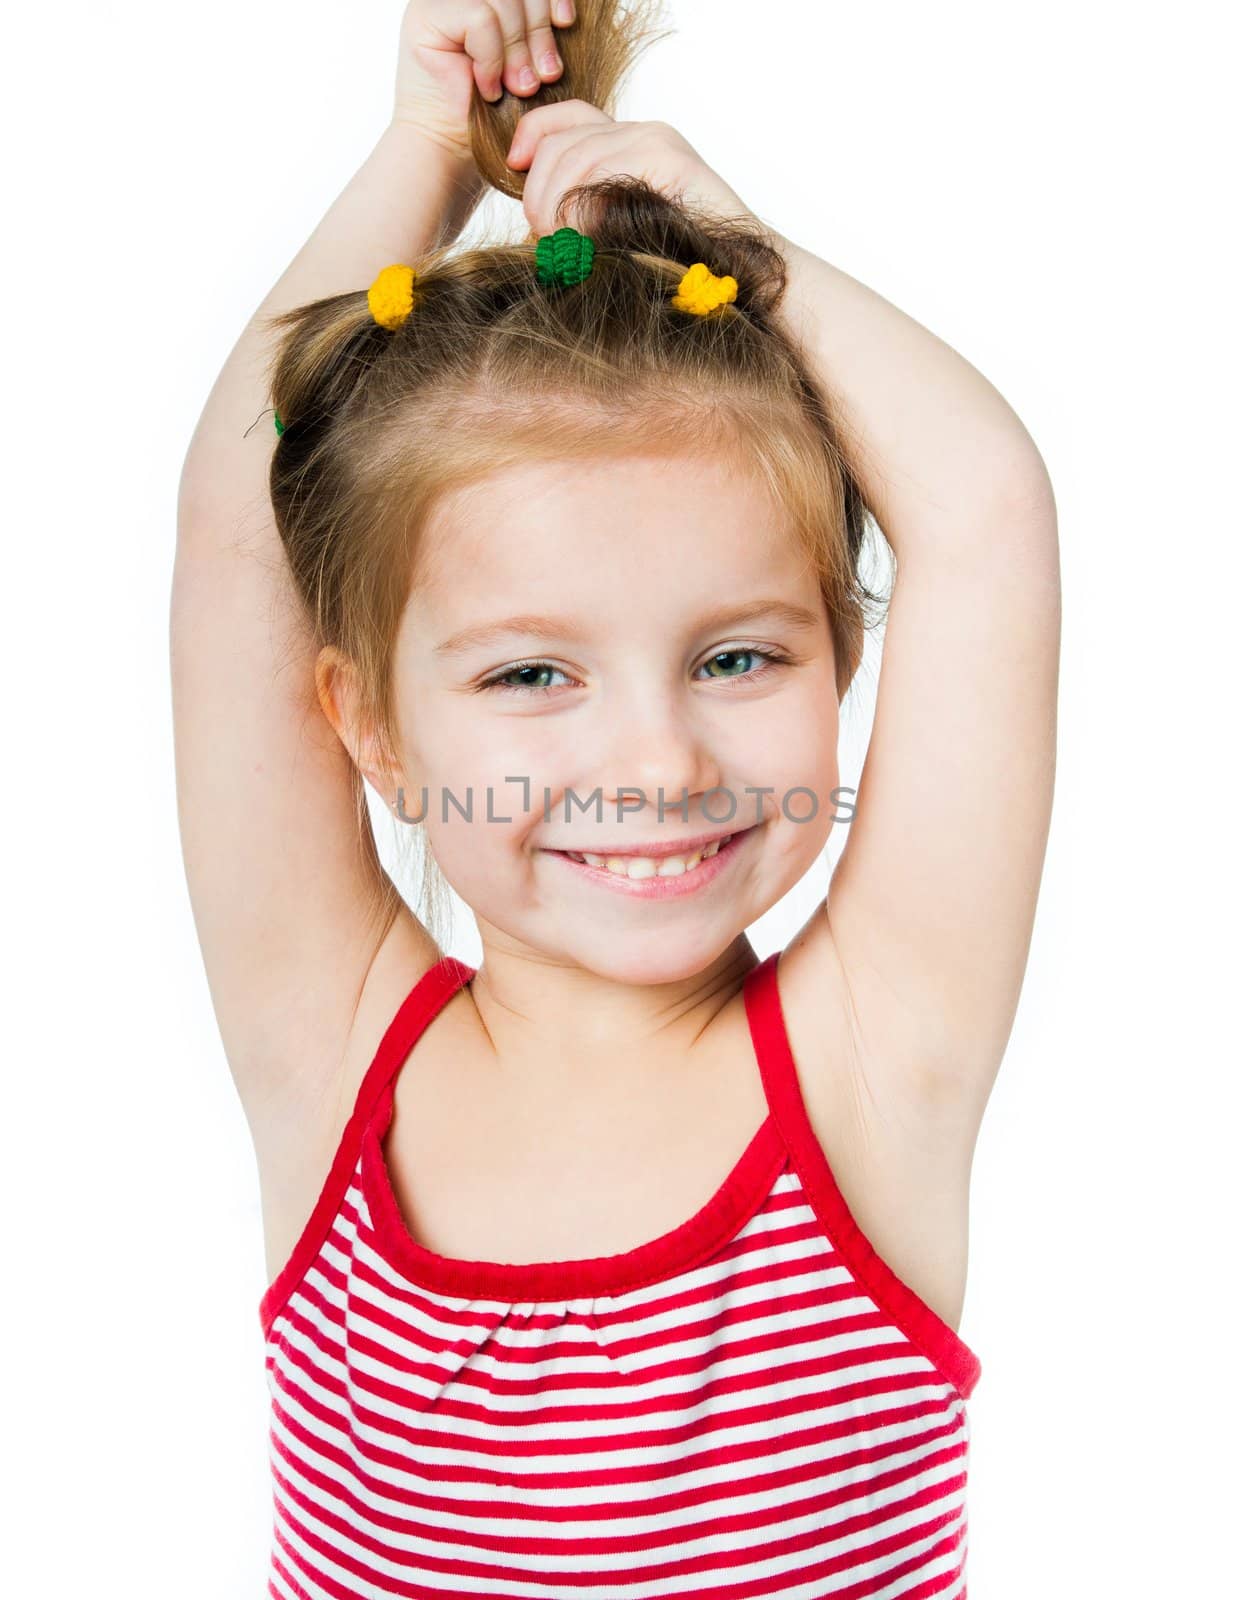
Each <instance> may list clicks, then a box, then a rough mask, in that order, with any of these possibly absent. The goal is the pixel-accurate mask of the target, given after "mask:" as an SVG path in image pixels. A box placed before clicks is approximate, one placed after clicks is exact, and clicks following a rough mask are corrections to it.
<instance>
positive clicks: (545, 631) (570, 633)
mask: <svg viewBox="0 0 1248 1600" xmlns="http://www.w3.org/2000/svg"><path fill="white" fill-rule="evenodd" d="M764 617H778V618H779V619H780V621H781V622H783V623H785V624H786V625H787V626H788V627H790V628H797V629H807V630H809V629H813V628H817V627H818V626H819V617H818V616H817V615H816V613H815V612H813V611H811V610H809V609H808V608H807V607H806V606H796V605H794V604H793V603H792V602H791V601H789V600H756V601H754V602H753V603H752V604H750V605H745V606H736V605H729V606H721V607H719V609H718V610H716V611H711V612H708V613H707V614H706V615H705V616H703V617H702V618H701V619H700V621H699V622H698V624H697V630H698V632H706V631H709V630H711V629H713V628H726V627H729V626H730V625H731V624H733V623H741V622H757V621H759V620H761V619H762V618H764ZM517 634H524V635H529V636H532V635H537V636H539V637H541V638H545V639H572V640H575V641H576V642H577V643H583V642H584V640H585V638H586V633H585V630H584V628H582V627H581V626H580V625H579V623H577V622H575V621H573V620H572V619H571V618H570V617H541V616H534V615H524V616H518V617H503V618H500V619H499V620H498V621H497V622H480V623H476V624H474V625H473V626H472V627H470V628H461V629H460V630H459V632H458V633H453V634H452V635H451V636H450V638H449V639H444V640H443V641H442V643H441V644H439V645H435V646H434V652H433V653H434V654H435V655H438V656H453V655H462V654H463V653H464V652H465V651H467V650H473V649H475V648H477V647H478V646H479V645H486V644H492V643H493V642H494V641H495V640H497V639H504V638H513V637H515V635H517Z"/></svg>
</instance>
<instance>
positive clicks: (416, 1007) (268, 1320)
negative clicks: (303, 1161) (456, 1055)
mask: <svg viewBox="0 0 1248 1600" xmlns="http://www.w3.org/2000/svg"><path fill="white" fill-rule="evenodd" d="M475 976H476V968H475V967H470V966H468V965H467V964H466V963H465V962H463V961H459V960H457V959H456V957H454V956H443V957H442V958H441V960H439V961H435V962H434V964H433V966H431V967H429V968H428V969H427V970H426V971H425V972H424V973H422V974H421V976H420V977H419V978H418V979H417V980H416V982H415V984H413V986H412V988H411V990H410V991H409V993H408V995H407V998H406V999H405V1000H404V1001H403V1003H402V1005H401V1006H400V1007H399V1009H398V1010H397V1011H396V1012H395V1014H394V1017H393V1018H392V1019H391V1022H390V1025H389V1027H388V1028H387V1029H386V1031H385V1033H384V1034H383V1035H382V1037H381V1043H380V1044H379V1045H378V1046H377V1053H376V1054H375V1055H374V1057H373V1060H372V1064H371V1065H370V1066H369V1069H368V1071H367V1072H366V1073H365V1074H364V1077H363V1079H362V1080H361V1082H360V1087H359V1089H358V1090H357V1091H356V1096H355V1106H354V1108H353V1110H352V1112H351V1116H350V1117H349V1119H348V1121H347V1125H346V1127H345V1128H344V1129H343V1130H342V1135H341V1137H340V1139H339V1141H338V1149H337V1151H336V1152H335V1155H334V1160H333V1164H332V1165H331V1167H330V1169H329V1172H328V1174H327V1175H326V1178H325V1182H324V1183H323V1184H322V1186H321V1193H320V1197H319V1198H318V1200H317V1202H316V1205H315V1206H314V1207H313V1210H312V1215H311V1216H310V1217H309V1218H308V1220H307V1223H306V1224H305V1226H304V1229H303V1232H302V1233H301V1234H300V1235H299V1238H298V1240H297V1241H296V1243H295V1246H294V1248H293V1249H292V1250H291V1253H290V1256H289V1257H288V1259H287V1261H286V1265H285V1266H284V1267H283V1268H282V1270H281V1271H280V1272H279V1273H278V1275H277V1277H276V1278H275V1279H274V1280H273V1282H272V1283H271V1284H270V1285H269V1287H268V1289H267V1290H266V1291H265V1293H264V1295H263V1297H262V1299H261V1301H260V1326H261V1328H262V1330H263V1332H264V1336H265V1338H266V1339H267V1338H268V1335H269V1329H270V1328H271V1327H272V1326H273V1319H274V1318H275V1317H276V1316H277V1314H278V1312H279V1311H280V1310H281V1309H282V1307H283V1306H284V1305H285V1304H286V1301H287V1300H288V1299H289V1298H290V1295H291V1292H292V1291H293V1290H294V1288H295V1286H296V1284H297V1283H299V1281H300V1279H301V1278H302V1277H303V1275H304V1273H305V1272H307V1270H308V1268H309V1267H310V1266H311V1265H312V1263H313V1262H314V1261H315V1260H316V1257H317V1254H318V1253H319V1251H320V1248H321V1246H322V1245H323V1244H324V1242H325V1240H326V1238H327V1236H328V1234H329V1230H330V1228H331V1227H332V1226H333V1221H334V1218H335V1217H336V1216H337V1215H338V1208H339V1206H341V1204H342V1200H343V1196H344V1195H345V1194H346V1192H347V1185H348V1184H349V1183H350V1181H351V1174H352V1172H353V1171H354V1170H355V1164H356V1162H357V1161H358V1159H359V1153H360V1141H361V1137H362V1135H363V1132H364V1129H365V1127H366V1126H367V1124H368V1120H369V1117H370V1116H371V1114H372V1112H373V1109H374V1106H375V1105H376V1102H377V1098H378V1096H379V1095H380V1094H382V1093H384V1091H385V1090H386V1089H387V1088H388V1087H389V1086H390V1085H391V1083H392V1082H393V1079H394V1077H395V1076H396V1075H397V1073H398V1070H399V1068H400V1067H401V1066H402V1065H403V1063H404V1062H405V1061H406V1060H407V1057H408V1056H409V1055H410V1053H411V1050H412V1047H413V1045H414V1044H415V1043H416V1041H417V1039H419V1037H420V1035H421V1034H422V1033H423V1032H424V1030H425V1028H426V1027H427V1026H428V1024H429V1022H430V1021H431V1020H432V1019H433V1017H435V1016H436V1015H437V1013H438V1012H439V1011H440V1010H441V1009H442V1006H443V1005H444V1004H445V1003H446V1001H447V1000H449V999H450V997H451V996H452V995H453V994H454V993H455V992H456V991H457V990H458V989H460V988H462V986H463V985H464V984H466V983H468V982H470V981H471V980H472V978H474V977H475Z"/></svg>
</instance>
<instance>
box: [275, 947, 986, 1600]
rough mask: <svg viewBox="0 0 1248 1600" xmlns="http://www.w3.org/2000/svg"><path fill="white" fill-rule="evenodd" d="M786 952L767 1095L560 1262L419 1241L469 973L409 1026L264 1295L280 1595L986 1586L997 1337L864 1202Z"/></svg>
mask: <svg viewBox="0 0 1248 1600" xmlns="http://www.w3.org/2000/svg"><path fill="white" fill-rule="evenodd" d="M778 961H779V955H778V954H774V955H771V956H768V957H767V958H766V959H765V960H764V961H762V962H760V963H759V964H758V965H757V966H756V967H754V968H753V969H752V970H751V971H750V973H749V974H748V975H747V977H746V980H745V989H744V1002H745V1007H746V1014H747V1017H748V1020H749V1027H750V1033H751V1037H752V1039H753V1043H754V1050H755V1055H756V1058H757V1061H758V1066H759V1070H760V1072H761V1075H762V1079H763V1084H764V1088H765V1091H766V1096H767V1104H768V1114H767V1117H766V1119H765V1121H764V1122H763V1125H762V1126H761V1127H760V1128H759V1130H758V1132H757V1133H756V1134H755V1135H754V1137H753V1139H752V1140H751V1141H750V1143H749V1145H748V1147H747V1148H746V1150H745V1151H744V1153H743V1154H742V1156H741V1158H740V1160H739V1161H738V1162H737V1164H736V1165H735V1166H734V1167H733V1169H732V1171H731V1172H730V1173H729V1174H728V1176H727V1177H726V1178H725V1179H724V1182H723V1183H722V1184H721V1186H720V1188H719V1189H718V1190H717V1191H716V1193H715V1194H714V1195H713V1196H712V1197H711V1198H710V1199H709V1200H708V1201H707V1203H706V1204H705V1205H704V1206H703V1207H702V1209H701V1210H700V1211H699V1212H697V1214H696V1215H695V1216H693V1217H691V1218H689V1219H688V1220H687V1221H686V1222H684V1223H682V1224H681V1225H680V1226H678V1227H676V1228H674V1229H672V1230H671V1231H670V1232H669V1233H666V1234H664V1235H663V1236H662V1237H660V1238H657V1239H653V1240H651V1241H650V1242H649V1243H648V1244H644V1245H640V1246H638V1247H637V1248H636V1249H634V1250H629V1251H627V1252H624V1253H623V1254H620V1255H614V1256H605V1257H600V1258H591V1259H584V1260H580V1261H571V1262H568V1261H561V1262H553V1263H544V1264H536V1265H528V1264H505V1263H496V1262H482V1261H465V1260H456V1259H452V1258H450V1257H447V1256H441V1255H437V1254H435V1253H433V1252H432V1251H429V1250H427V1249H425V1248H424V1247H423V1246H421V1245H420V1244H418V1243H417V1242H416V1241H415V1240H414V1239H413V1238H412V1236H411V1234H410V1233H409V1231H408V1229H407V1227H406V1225H405V1224H404V1222H403V1220H402V1217H401V1215H400V1212H399V1210H398V1206H397V1204H396V1201H395V1197H394V1192H393V1190H392V1188H391V1185H390V1181H389V1177H388V1175H387V1171H386V1166H385V1160H384V1157H383V1154H382V1138H383V1136H384V1134H385V1132H386V1129H387V1127H388V1126H389V1123H390V1118H391V1113H392V1109H393V1091H394V1083H395V1078H396V1076H397V1074H398V1071H399V1069H400V1068H401V1066H402V1064H403V1062H404V1060H405V1058H406V1057H407V1055H408V1053H409V1051H410V1050H411V1048H412V1046H413V1044H414V1043H415V1042H416V1040H417V1038H418V1037H419V1036H420V1034H421V1032H422V1030H423V1029H424V1028H425V1027H426V1026H427V1025H428V1024H429V1022H430V1021H431V1019H432V1018H433V1017H434V1016H436V1015H437V1013H438V1011H439V1010H440V1009H441V1007H442V1006H443V1005H444V1004H445V1002H446V1001H447V1000H448V999H449V998H450V997H451V995H452V994H454V993H455V991H456V990H457V989H459V988H460V987H461V986H462V985H463V984H465V983H467V982H469V981H470V980H471V978H472V977H473V976H474V973H475V969H474V968H472V967H470V966H467V965H466V964H465V963H463V962H460V961H458V960H456V959H455V958H454V957H451V956H446V957H444V958H443V959H442V960H441V961H439V962H438V963H437V965H436V966H434V967H431V968H430V969H429V970H428V971H427V972H426V973H424V974H423V976H422V977H421V978H420V980H419V982H418V983H417V984H416V985H415V987H414V988H413V989H412V991H411V993H410V994H409V995H408V997H407V999H406V1000H405V1001H404V1003H403V1005H402V1006H401V1007H400V1009H399V1011H398V1013H397V1015H396V1016H395V1018H394V1020H393V1021H392V1023H391V1024H390V1027H389V1028H388V1030H387V1032H386V1034H385V1036H384V1037H383V1039H382V1041H381V1044H380V1047H379V1048H378V1051H377V1054H376V1057H375V1058H374V1060H373V1063H372V1065H371V1066H370V1068H369V1070H368V1073H367V1075H366V1076H365V1078H364V1080H363V1082H362V1084H361V1086H360V1090H359V1094H358V1097H357V1100H356V1104H355V1108H354V1111H353V1114H352V1116H351V1119H350V1121H349V1122H348V1124H347V1127H346V1129H345V1130H344V1132H343V1135H342V1140H341V1143H340V1145H339V1147H338V1152H337V1155H336V1157H335V1159H334V1162H333V1165H332V1167H331V1169H330V1171H329V1174H328V1176H327V1177H326V1180H325V1184H324V1187H323V1189H322V1192H321V1195H320V1199H319V1200H318V1202H317V1204H316V1207H315V1209H314V1210H313V1213H312V1215H311V1217H310V1218H309V1220H308V1223H307V1226H306V1227H305V1229H304V1231H303V1233H302V1235H301V1236H300V1238H299V1240H298V1242H297V1243H296V1245H295V1247H294V1249H293V1251H292V1253H291V1257H290V1259H289V1261H288V1262H287V1264H286V1266H285V1267H284V1268H283V1270H282V1271H281V1273H280V1274H279V1275H278V1277H277V1279H276V1280H275V1281H274V1282H273V1284H272V1285H271V1287H270V1288H269V1290H268V1292H267V1293H266V1294H265V1296H264V1298H263V1300H262V1302H261V1306H260V1320H261V1325H262V1328H263V1331H264V1341H265V1368H266V1376H267V1384H268V1390H269V1394H270V1397H271V1423H270V1433H269V1441H270V1443H269V1453H270V1459H271V1463H272V1473H273V1511H274V1524H273V1542H272V1557H271V1562H270V1569H269V1583H268V1593H269V1595H270V1596H278V1597H281V1600H308V1597H312V1600H331V1597H332V1600H344V1597H347V1596H351V1597H357V1596H362V1597H370V1600H371V1597H375V1596H390V1595H402V1596H408V1597H411V1600H441V1597H443V1596H452V1595H453V1596H463V1595H475V1596H478V1597H484V1600H547V1597H554V1596H571V1595H594V1596H598V1597H599V1600H669V1597H673V1596H678V1597H682V1600H712V1597H713V1600H729V1597H731V1600H746V1597H749V1596H760V1597H763V1596H765V1597H768V1600H776V1597H782V1600H819V1597H823V1596H836V1597H837V1600H866V1597H868V1596H870V1597H871V1600H903V1597H904V1600H930V1597H935V1596H941V1597H949V1600H957V1597H961V1596H964V1595H965V1593H966V1571H965V1560H966V1488H967V1473H966V1466H967V1444H968V1431H967V1409H966V1402H967V1400H968V1398H969V1396H970V1393H971V1390H972V1389H973V1388H974V1386H975V1383H976V1381H977V1380H978V1377H979V1370H980V1368H979V1361H978V1359H977V1357H976V1356H974V1355H973V1354H972V1352H971V1351H970V1349H969V1348H968V1347H967V1346H966V1345H965V1344H964V1343H963V1342H962V1340H961V1339H960V1338H959V1337H958V1335H957V1334H956V1333H955V1332H954V1330H953V1329H952V1328H951V1327H950V1326H949V1325H948V1324H947V1323H945V1322H944V1321H942V1320H941V1318H940V1317H939V1316H938V1315H937V1314H936V1313H935V1312H934V1311H933V1310H932V1309H931V1308H930V1307H928V1306H927V1305H926V1304H925V1303H924V1302H923V1301H922V1300H920V1299H919V1297H918V1296H917V1295H916V1294H914V1293H913V1292H912V1291H911V1290H910V1289H909V1288H908V1287H907V1286H906V1285H905V1284H903V1283H902V1281H901V1280H900V1278H898V1277H897V1276H896V1275H895V1274H894V1273H893V1272H892V1270H891V1269H890V1268H889V1267H888V1265H887V1264H886V1263H885V1262H884V1260H883V1259H882V1258H881V1257H880V1256H877V1255H876V1254H875V1252H874V1251H873V1249H872V1247H871V1245H870V1244H869V1243H868V1241H867V1240H866V1238H865V1237H864V1236H863V1234H862V1233H861V1232H860V1231H859V1229H858V1227H857V1226H856V1224H855V1223H854V1221H853V1218H852V1217H851V1216H850V1213H849V1211H848V1209H847V1208H846V1205H845V1202H844V1200H843V1198H842V1197H841V1194H840V1191H839V1189H838V1188H837V1184H836V1181H835V1179H834V1177H833V1175H832V1172H831V1170H830V1169H829V1167H828V1164H827V1161H826V1159H825V1158H824V1155H823V1153H822V1150H821V1147H820V1145H819V1144H818V1142H817V1140H816V1138H815V1135H814V1132H813V1130H812V1128H811V1125H810V1123H809V1121H808V1119H807V1115H806V1112H805V1109H804V1107H803V1103H802V1098H801V1092H800V1088H799V1081H798V1078H797V1074H796V1071H795V1069H794V1064H793V1057H792V1054H791V1052H790V1048H789V1042H788V1037H787V1034H786V1032H785V1027H784V1020H783V1016H782V1014H781V1009H780V997H779V990H778V987H777V982H776V968H777V963H778Z"/></svg>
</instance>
